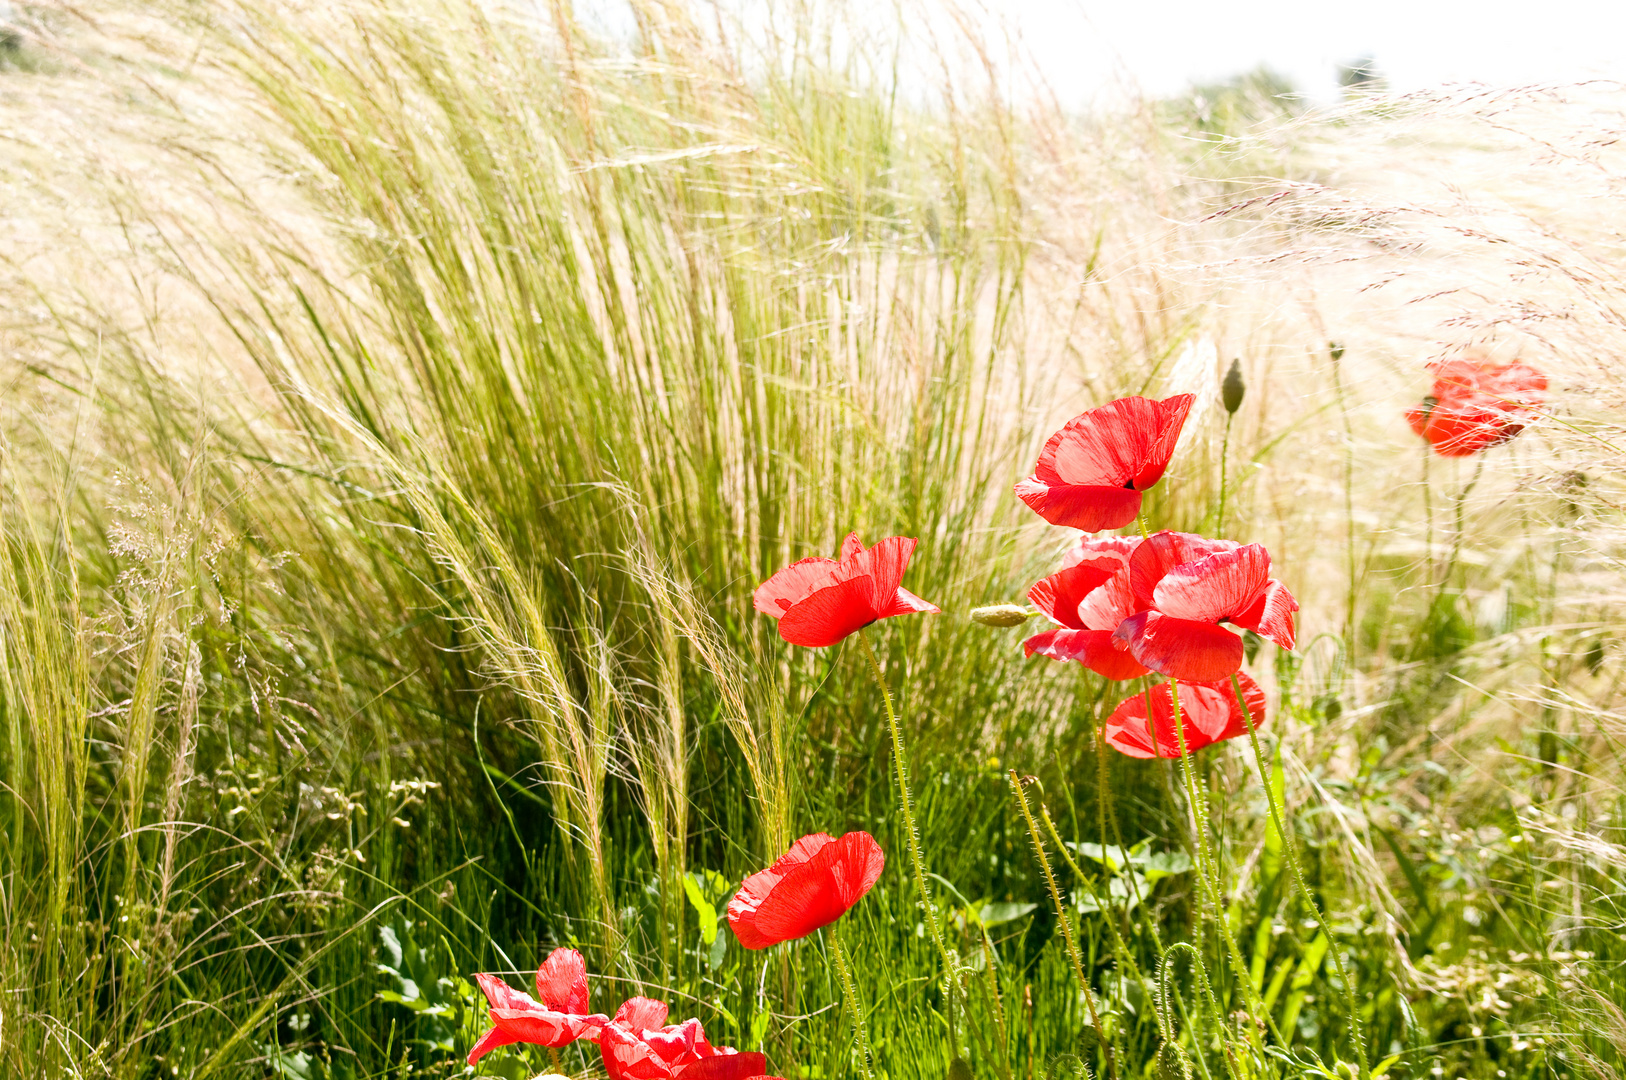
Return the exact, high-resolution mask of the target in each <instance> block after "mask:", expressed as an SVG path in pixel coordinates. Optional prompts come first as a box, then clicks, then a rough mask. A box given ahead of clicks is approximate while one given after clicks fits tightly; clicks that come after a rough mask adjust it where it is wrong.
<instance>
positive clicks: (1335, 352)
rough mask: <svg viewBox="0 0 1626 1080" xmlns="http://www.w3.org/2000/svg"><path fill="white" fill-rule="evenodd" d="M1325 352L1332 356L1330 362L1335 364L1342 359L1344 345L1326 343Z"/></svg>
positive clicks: (1340, 343) (1335, 342) (1341, 343)
mask: <svg viewBox="0 0 1626 1080" xmlns="http://www.w3.org/2000/svg"><path fill="white" fill-rule="evenodd" d="M1327 352H1329V353H1331V354H1332V362H1333V363H1335V364H1336V363H1337V362H1338V361H1340V360H1342V359H1343V358H1344V343H1343V342H1342V341H1329V342H1327Z"/></svg>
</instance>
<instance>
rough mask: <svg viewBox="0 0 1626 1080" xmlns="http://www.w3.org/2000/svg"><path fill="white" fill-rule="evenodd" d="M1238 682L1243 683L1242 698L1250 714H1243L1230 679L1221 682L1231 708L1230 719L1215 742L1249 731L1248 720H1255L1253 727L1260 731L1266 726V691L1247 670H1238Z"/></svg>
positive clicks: (1236, 736) (1233, 737) (1221, 687)
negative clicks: (1244, 715) (1245, 715)
mask: <svg viewBox="0 0 1626 1080" xmlns="http://www.w3.org/2000/svg"><path fill="white" fill-rule="evenodd" d="M1236 680H1237V682H1239V683H1241V684H1242V700H1243V702H1245V703H1246V704H1247V706H1248V716H1247V717H1246V718H1244V717H1243V715H1242V709H1241V707H1240V706H1239V705H1238V704H1237V701H1236V691H1235V690H1234V689H1233V688H1232V687H1231V681H1230V680H1229V679H1227V680H1225V682H1223V683H1221V684H1220V689H1222V690H1223V691H1224V692H1225V699H1226V701H1227V703H1228V704H1229V706H1230V709H1231V718H1230V721H1229V722H1228V723H1227V724H1226V725H1225V730H1224V731H1222V732H1220V734H1219V735H1217V736H1216V737H1215V740H1214V741H1215V742H1218V741H1219V740H1221V739H1235V738H1238V737H1240V736H1243V735H1246V734H1247V733H1248V721H1249V720H1252V721H1253V729H1254V730H1255V731H1258V730H1259V729H1260V728H1262V727H1264V726H1265V692H1264V690H1263V689H1261V688H1260V686H1259V684H1258V683H1256V682H1254V681H1253V679H1252V677H1251V676H1249V675H1248V673H1247V672H1245V671H1239V672H1237V676H1236Z"/></svg>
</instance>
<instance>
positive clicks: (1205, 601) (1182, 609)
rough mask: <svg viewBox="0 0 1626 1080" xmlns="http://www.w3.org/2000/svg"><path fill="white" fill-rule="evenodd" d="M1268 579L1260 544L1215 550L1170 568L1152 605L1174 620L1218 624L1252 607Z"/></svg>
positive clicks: (1265, 556)
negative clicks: (1231, 549) (1230, 549)
mask: <svg viewBox="0 0 1626 1080" xmlns="http://www.w3.org/2000/svg"><path fill="white" fill-rule="evenodd" d="M1269 580H1270V553H1269V552H1268V551H1266V550H1265V549H1264V546H1263V545H1261V544H1248V545H1246V546H1245V547H1240V548H1236V549H1235V550H1233V551H1216V552H1215V553H1214V554H1212V555H1206V556H1204V557H1203V558H1200V559H1197V560H1196V561H1194V562H1189V563H1182V564H1180V565H1179V566H1175V567H1171V568H1170V569H1169V571H1168V572H1167V573H1165V574H1164V575H1163V577H1162V578H1161V579H1159V581H1158V583H1157V586H1156V587H1155V588H1154V589H1153V590H1152V606H1153V607H1154V608H1155V609H1156V610H1157V611H1159V612H1161V613H1163V614H1164V615H1168V616H1171V617H1173V618H1176V619H1191V620H1193V621H1196V622H1211V623H1217V622H1219V621H1220V620H1221V619H1227V618H1230V617H1231V616H1233V615H1235V614H1237V613H1238V612H1241V611H1246V610H1248V608H1250V607H1251V606H1253V604H1254V602H1255V601H1256V600H1257V599H1258V598H1259V597H1260V596H1261V594H1263V593H1264V591H1265V583H1266V582H1267V581H1269Z"/></svg>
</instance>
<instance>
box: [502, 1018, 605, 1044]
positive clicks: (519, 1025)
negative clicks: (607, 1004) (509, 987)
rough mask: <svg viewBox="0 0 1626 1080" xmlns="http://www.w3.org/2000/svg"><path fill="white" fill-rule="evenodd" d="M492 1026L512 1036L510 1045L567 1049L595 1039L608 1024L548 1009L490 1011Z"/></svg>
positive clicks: (603, 1019)
mask: <svg viewBox="0 0 1626 1080" xmlns="http://www.w3.org/2000/svg"><path fill="white" fill-rule="evenodd" d="M491 1022H492V1023H494V1024H496V1025H497V1027H498V1028H500V1029H501V1030H502V1031H504V1032H506V1033H508V1034H509V1035H512V1036H513V1038H512V1039H511V1040H510V1041H511V1042H523V1043H531V1044H532V1045H534V1046H554V1047H558V1046H569V1045H570V1044H571V1043H573V1042H575V1041H576V1040H577V1039H596V1038H598V1036H599V1031H600V1029H601V1028H603V1027H604V1025H605V1024H608V1023H609V1022H610V1018H609V1017H607V1016H596V1015H595V1016H579V1015H576V1014H572V1013H562V1012H552V1011H550V1010H547V1009H492V1010H491Z"/></svg>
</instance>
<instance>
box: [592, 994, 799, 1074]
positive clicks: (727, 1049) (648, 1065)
mask: <svg viewBox="0 0 1626 1080" xmlns="http://www.w3.org/2000/svg"><path fill="white" fill-rule="evenodd" d="M666 1012H667V1009H666V1003H665V1002H662V1001H654V1000H652V999H650V998H644V997H635V998H628V999H627V1000H626V1001H625V1002H623V1003H622V1004H621V1008H619V1009H617V1010H616V1014H615V1019H613V1020H610V1021H608V1022H606V1023H605V1025H604V1028H603V1031H602V1032H600V1034H599V1036H598V1045H599V1050H600V1051H601V1052H602V1054H603V1056H604V1070H605V1071H606V1072H607V1073H609V1074H610V1080H679V1078H682V1080H754V1078H755V1077H759V1076H762V1075H763V1074H764V1073H765V1072H766V1071H767V1059H766V1058H764V1057H763V1056H762V1055H761V1054H758V1053H755V1052H747V1053H743V1054H742V1053H740V1052H739V1051H738V1050H735V1049H734V1048H733V1047H731V1046H712V1045H711V1043H709V1042H707V1041H706V1032H705V1030H704V1029H703V1028H702V1027H701V1026H700V1021H698V1020H685V1021H683V1023H681V1024H670V1025H666V1026H662V1025H665V1024H666Z"/></svg>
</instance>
